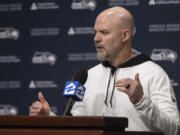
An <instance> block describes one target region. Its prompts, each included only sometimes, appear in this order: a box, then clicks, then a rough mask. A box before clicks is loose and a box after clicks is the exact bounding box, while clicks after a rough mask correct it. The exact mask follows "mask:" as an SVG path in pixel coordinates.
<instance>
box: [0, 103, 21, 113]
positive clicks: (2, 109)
mask: <svg viewBox="0 0 180 135" xmlns="http://www.w3.org/2000/svg"><path fill="white" fill-rule="evenodd" d="M17 114H18V109H17V107H15V106H13V105H10V104H0V115H17Z"/></svg>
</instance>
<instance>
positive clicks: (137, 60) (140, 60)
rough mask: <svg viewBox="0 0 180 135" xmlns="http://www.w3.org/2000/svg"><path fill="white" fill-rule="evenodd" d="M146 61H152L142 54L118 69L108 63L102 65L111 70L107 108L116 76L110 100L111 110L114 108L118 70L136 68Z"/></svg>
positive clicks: (105, 101)
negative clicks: (113, 101)
mask: <svg viewBox="0 0 180 135" xmlns="http://www.w3.org/2000/svg"><path fill="white" fill-rule="evenodd" d="M146 61H151V59H150V58H149V57H147V56H146V55H144V54H140V55H137V56H135V57H133V58H132V59H130V60H128V61H126V62H125V63H123V64H120V65H119V66H118V67H114V66H113V65H111V64H109V63H108V62H107V61H104V62H102V65H103V66H104V67H106V68H110V74H109V80H108V84H107V89H106V98H105V100H104V103H105V104H106V106H107V107H108V103H107V100H108V94H109V87H110V83H111V79H112V77H113V75H114V82H113V89H112V94H111V98H110V105H111V108H112V107H113V106H112V100H113V95H114V90H115V82H116V74H117V69H118V68H126V67H132V66H136V65H139V64H141V63H144V62H146Z"/></svg>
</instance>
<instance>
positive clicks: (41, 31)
mask: <svg viewBox="0 0 180 135" xmlns="http://www.w3.org/2000/svg"><path fill="white" fill-rule="evenodd" d="M30 34H31V36H36V37H38V36H59V28H57V27H51V28H32V29H31V33H30Z"/></svg>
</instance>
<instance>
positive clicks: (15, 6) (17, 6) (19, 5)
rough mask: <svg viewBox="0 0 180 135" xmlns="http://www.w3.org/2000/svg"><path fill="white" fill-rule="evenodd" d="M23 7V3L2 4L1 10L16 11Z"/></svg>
mask: <svg viewBox="0 0 180 135" xmlns="http://www.w3.org/2000/svg"><path fill="white" fill-rule="evenodd" d="M22 9H23V4H22V3H11V4H0V12H14V11H21V10H22Z"/></svg>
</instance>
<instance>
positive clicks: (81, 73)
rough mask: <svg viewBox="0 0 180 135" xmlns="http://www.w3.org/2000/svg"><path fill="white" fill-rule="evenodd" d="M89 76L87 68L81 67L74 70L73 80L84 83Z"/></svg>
mask: <svg viewBox="0 0 180 135" xmlns="http://www.w3.org/2000/svg"><path fill="white" fill-rule="evenodd" d="M87 76H88V72H87V69H85V68H80V69H78V70H76V71H75V72H74V74H73V81H78V82H80V83H81V84H83V85H84V84H85V82H86V80H87Z"/></svg>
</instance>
